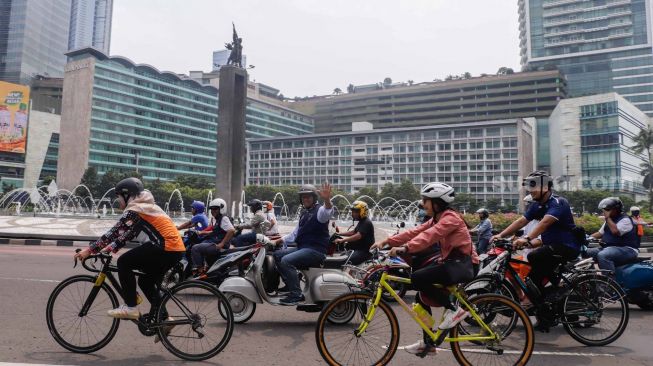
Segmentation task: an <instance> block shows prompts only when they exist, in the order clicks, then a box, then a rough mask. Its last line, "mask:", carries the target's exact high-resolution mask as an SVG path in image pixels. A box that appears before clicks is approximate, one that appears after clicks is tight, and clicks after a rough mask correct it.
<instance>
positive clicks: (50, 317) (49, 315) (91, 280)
mask: <svg viewBox="0 0 653 366" xmlns="http://www.w3.org/2000/svg"><path fill="white" fill-rule="evenodd" d="M75 282H87V283H88V288H89V289H92V288H93V286H94V284H95V277H93V276H89V275H77V276H72V277H69V278H67V279H65V280H63V281H62V282H61V283H59V284H58V285H57V286H56V287H55V288H54V290H53V291H52V293H51V294H50V297H49V298H48V303H47V306H46V311H45V318H46V321H47V324H48V330H49V331H50V334H51V335H52V337H53V338H54V340H55V341H56V342H57V343H58V344H59V345H60V346H62V347H63V348H65V349H67V350H69V351H71V352H75V353H91V352H95V351H97V350H99V349H101V348H103V347H104V346H106V345H107V344H109V342H111V340H112V339H113V337H114V336H115V335H116V332H117V331H118V326H119V325H120V319H115V318H113V319H112V320H111V325H110V327H109V330H108V332H107V333H106V335H105V336H104V337H102V338H100V339H99V340H97V342H96V343H92V344H88V345H79V344H73V343H71V342H72V341H71V340H67V339H65V337H64V335H63V334H61V333H62V331H63V330H62V329H61V328H62V327H60V326H58V325H57V321H56V319H55V316H54V311H55V306H56V305H57V304H58V302H57V300H58V299H59V295H61V294H62V291H63V290H64V289H66V288H67V287H68V286H71V285H73V284H74V283H75ZM100 291H104V292H105V293H106V295H107V296H108V298H109V300H110V302H111V308H107V309H100V310H97V311H98V312H101V314H99V316H100V317H102V320H107V321H109V320H110V319H111V318H109V317H107V315H106V312H105V310H111V309H114V308H117V307H118V306H119V303H118V298H117V297H116V294H115V293H114V291H113V290H112V289H111V287H110V286H109V285H107V283H106V282H103V283H102V285H101V286H100ZM78 294H79V292H78ZM99 294H100V293H98V295H99ZM76 297H79V300H80V301H79V308H78V309H76V311H72V313H73V314H75V313H79V311H80V310H81V308H82V306H83V305H84V302H85V301H86V298H87V297H88V296H76ZM68 300H69V303H70V304H71V305H74V302H73V301H71V299H68ZM74 300H78V299H74ZM94 304H99V303H98V302H97V297H96V301H95V302H94ZM91 309H92V308H91ZM91 309H89V310H91ZM89 314H90V311H89ZM73 316H74V315H71V316H69V317H73ZM87 316H90V315H88V314H87ZM73 319H74V318H73ZM80 319H84V318H80ZM74 322H75V323H76V322H77V319H74ZM79 322H80V326H81V323H82V321H81V320H80V321H79ZM84 322H85V323H86V324H88V323H87V322H86V320H84ZM75 323H73V325H71V327H72V326H74V324H75ZM68 330H70V329H69V328H68ZM66 333H67V332H66ZM79 334H80V342H81V334H82V331H81V330H80V332H79ZM88 334H89V333H87V335H88ZM90 334H93V336H95V335H94V333H92V332H90Z"/></svg>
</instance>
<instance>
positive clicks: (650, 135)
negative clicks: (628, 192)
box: [630, 128, 653, 213]
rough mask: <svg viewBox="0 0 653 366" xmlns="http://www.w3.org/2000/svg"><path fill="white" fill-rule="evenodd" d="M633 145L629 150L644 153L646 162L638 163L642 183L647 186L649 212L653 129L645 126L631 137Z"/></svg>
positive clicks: (652, 185) (652, 192) (651, 208)
mask: <svg viewBox="0 0 653 366" xmlns="http://www.w3.org/2000/svg"><path fill="white" fill-rule="evenodd" d="M633 142H634V143H635V145H633V146H631V147H630V150H631V151H632V152H633V153H635V154H637V155H641V154H645V155H646V162H645V163H642V164H640V166H641V167H642V171H641V172H640V174H641V175H642V176H643V177H644V180H643V181H642V184H643V185H644V187H646V188H648V198H649V207H648V210H649V212H652V213H653V163H652V162H651V146H652V145H653V130H651V129H650V128H645V129H643V130H641V131H639V133H638V134H637V136H635V137H634V138H633Z"/></svg>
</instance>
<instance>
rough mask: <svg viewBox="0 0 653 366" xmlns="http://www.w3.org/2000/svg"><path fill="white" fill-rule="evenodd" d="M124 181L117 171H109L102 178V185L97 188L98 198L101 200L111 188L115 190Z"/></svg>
mask: <svg viewBox="0 0 653 366" xmlns="http://www.w3.org/2000/svg"><path fill="white" fill-rule="evenodd" d="M122 179H123V176H122V174H120V173H118V172H116V171H115V170H109V171H107V172H106V173H104V175H103V176H102V178H100V183H98V186H97V193H98V198H101V197H102V195H104V193H106V192H107V191H108V190H110V189H111V188H114V187H115V186H116V184H117V183H118V182H120V181H121V180H122Z"/></svg>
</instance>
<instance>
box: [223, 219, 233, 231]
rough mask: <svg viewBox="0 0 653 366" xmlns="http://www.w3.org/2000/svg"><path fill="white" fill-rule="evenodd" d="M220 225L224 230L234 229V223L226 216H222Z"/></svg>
mask: <svg viewBox="0 0 653 366" xmlns="http://www.w3.org/2000/svg"><path fill="white" fill-rule="evenodd" d="M220 227H221V228H222V230H224V231H229V230H235V229H234V225H233V224H232V223H231V220H229V218H228V217H227V216H222V220H221V221H220Z"/></svg>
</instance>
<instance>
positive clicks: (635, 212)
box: [630, 206, 651, 244]
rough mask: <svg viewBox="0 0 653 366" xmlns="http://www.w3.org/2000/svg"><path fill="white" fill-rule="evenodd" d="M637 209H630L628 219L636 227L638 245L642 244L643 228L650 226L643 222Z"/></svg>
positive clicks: (635, 207) (634, 207)
mask: <svg viewBox="0 0 653 366" xmlns="http://www.w3.org/2000/svg"><path fill="white" fill-rule="evenodd" d="M639 211H640V210H639V207H637V206H633V207H631V208H630V217H631V218H632V219H633V221H634V222H635V225H637V239H638V240H639V243H640V244H641V243H642V237H643V236H644V226H651V224H650V223H648V222H646V221H644V218H643V217H641V216H640V215H639Z"/></svg>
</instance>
